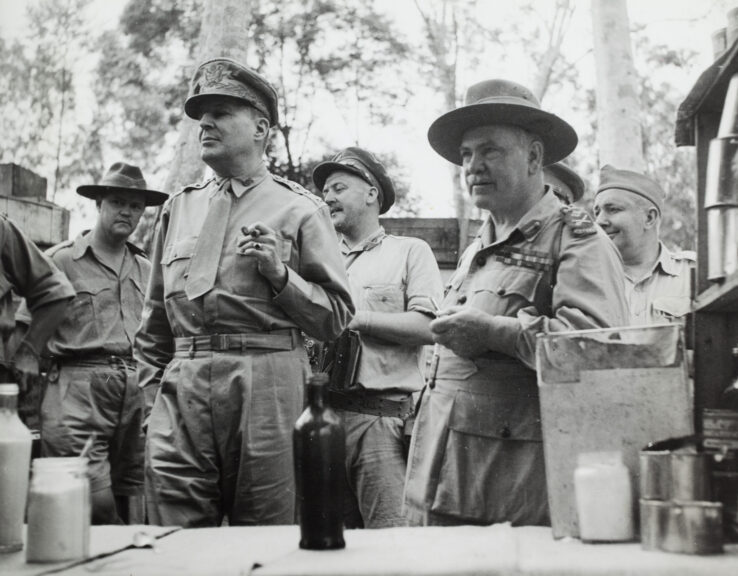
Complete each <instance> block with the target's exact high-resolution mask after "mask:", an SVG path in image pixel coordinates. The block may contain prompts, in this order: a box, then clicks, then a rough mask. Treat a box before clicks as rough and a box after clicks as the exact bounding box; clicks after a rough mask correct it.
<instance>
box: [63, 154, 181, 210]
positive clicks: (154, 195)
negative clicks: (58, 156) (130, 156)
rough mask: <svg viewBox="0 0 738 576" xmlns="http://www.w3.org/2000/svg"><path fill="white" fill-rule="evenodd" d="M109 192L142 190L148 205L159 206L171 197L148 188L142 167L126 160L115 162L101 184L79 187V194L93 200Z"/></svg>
mask: <svg viewBox="0 0 738 576" xmlns="http://www.w3.org/2000/svg"><path fill="white" fill-rule="evenodd" d="M109 192H142V193H143V195H144V200H145V202H146V206H158V205H159V204H163V203H164V202H165V201H166V199H167V198H169V195H168V194H165V193H164V192H158V191H157V190H149V189H148V188H146V180H144V177H143V173H142V172H141V169H140V168H139V167H138V166H132V165H130V164H125V163H124V162H116V163H115V164H113V165H112V166H111V167H110V168H109V169H108V171H107V172H106V173H105V176H103V177H102V180H100V183H99V184H85V185H84V186H78V187H77V194H79V195H80V196H84V197H85V198H92V199H93V200H95V199H97V197H98V196H100V195H101V194H107V193H109Z"/></svg>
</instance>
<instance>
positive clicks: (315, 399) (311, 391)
mask: <svg viewBox="0 0 738 576" xmlns="http://www.w3.org/2000/svg"><path fill="white" fill-rule="evenodd" d="M324 390H325V386H324V385H323V384H319V385H316V384H308V385H307V401H308V404H309V405H310V407H311V408H317V409H321V408H324V407H325V397H324Z"/></svg>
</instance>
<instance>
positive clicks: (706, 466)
mask: <svg viewBox="0 0 738 576" xmlns="http://www.w3.org/2000/svg"><path fill="white" fill-rule="evenodd" d="M670 499H671V500H709V499H710V457H709V456H708V455H707V454H705V453H704V452H691V451H690V452H672V453H671V498H670Z"/></svg>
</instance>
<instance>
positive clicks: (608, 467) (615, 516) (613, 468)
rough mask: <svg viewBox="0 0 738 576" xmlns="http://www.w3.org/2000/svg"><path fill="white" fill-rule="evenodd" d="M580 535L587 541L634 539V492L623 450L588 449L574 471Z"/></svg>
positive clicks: (580, 457) (580, 456) (581, 456)
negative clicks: (623, 458) (624, 461)
mask: <svg viewBox="0 0 738 576" xmlns="http://www.w3.org/2000/svg"><path fill="white" fill-rule="evenodd" d="M574 490H575V493H576V503H577V516H578V519H579V537H580V538H581V539H582V540H583V541H585V542H623V541H628V540H633V538H634V530H633V494H632V491H631V482H630V474H629V473H628V468H627V467H626V466H625V465H624V464H623V460H622V454H621V453H620V452H587V453H583V454H580V455H579V457H578V467H577V469H576V470H575V471H574Z"/></svg>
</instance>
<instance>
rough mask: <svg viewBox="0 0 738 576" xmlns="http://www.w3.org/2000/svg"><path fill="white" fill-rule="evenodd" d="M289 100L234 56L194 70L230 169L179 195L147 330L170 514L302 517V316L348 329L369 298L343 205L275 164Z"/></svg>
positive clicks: (246, 519) (157, 494)
mask: <svg viewBox="0 0 738 576" xmlns="http://www.w3.org/2000/svg"><path fill="white" fill-rule="evenodd" d="M277 104H278V102H277V93H276V91H275V89H274V88H273V87H272V85H271V84H270V83H269V82H268V81H267V80H266V79H264V78H263V77H262V76H261V75H260V74H258V73H256V72H255V71H253V70H251V69H249V68H247V67H245V66H243V65H241V64H239V63H238V62H235V61H233V60H230V59H227V58H216V59H214V60H209V61H207V62H204V63H202V64H201V65H200V66H199V67H198V68H197V70H196V71H195V73H194V75H193V77H192V82H191V87H190V94H189V97H188V98H187V100H186V102H185V105H184V108H185V113H186V114H187V115H188V116H189V117H190V118H192V119H194V120H196V121H197V122H198V123H199V140H200V154H201V157H202V159H203V161H204V162H205V163H206V164H207V165H208V166H210V167H211V168H212V169H213V171H214V173H215V176H214V177H213V178H210V179H208V180H206V181H205V182H203V183H202V184H198V185H193V186H188V187H186V188H184V189H183V190H181V191H180V192H178V193H176V194H174V195H173V196H172V197H171V198H170V199H169V201H168V202H167V203H166V204H165V205H164V207H163V210H162V213H161V218H160V221H159V223H158V227H157V232H156V235H155V240H154V249H153V270H152V274H151V281H150V282H149V286H148V290H147V294H146V304H145V308H144V314H143V321H142V323H141V327H140V330H139V332H138V336H137V341H136V357H137V359H138V361H139V371H140V383H141V386H143V387H144V392H145V394H146V396H147V399H148V401H147V403H149V404H150V403H153V409H152V411H151V415H150V419H149V420H148V431H147V438H146V496H147V504H148V511H149V519H150V521H151V522H153V523H155V524H162V525H179V526H219V525H220V524H221V521H222V519H223V516H224V515H226V516H228V520H229V523H230V524H286V523H292V522H294V519H295V518H294V509H295V506H294V504H295V502H294V490H295V485H294V474H293V461H292V429H293V426H294V423H295V420H296V419H297V417H298V415H299V413H300V412H301V410H302V384H303V380H304V378H305V377H306V376H307V374H308V373H309V366H308V360H307V355H306V353H305V350H304V348H303V346H302V338H301V336H300V330H302V331H303V332H304V333H305V334H307V335H308V336H309V337H312V338H315V339H317V340H321V341H325V340H332V339H334V338H336V337H337V336H338V335H339V334H340V333H341V332H342V331H343V329H344V328H345V327H346V326H347V325H348V323H349V320H350V319H351V317H352V315H353V311H354V309H353V305H352V303H351V297H350V295H349V290H348V285H347V280H346V272H345V270H344V267H343V262H342V261H341V254H340V252H339V251H338V246H337V242H336V234H335V232H334V230H333V226H332V224H331V221H330V215H329V212H328V207H327V206H326V205H325V204H324V203H323V202H322V201H321V200H320V199H318V198H317V197H316V196H314V195H312V194H310V193H309V192H307V191H306V190H304V189H303V188H301V187H300V186H298V185H297V184H295V183H293V182H290V181H288V180H284V179H282V178H279V177H278V176H275V175H272V174H270V173H269V172H268V171H267V169H266V166H265V162H264V150H265V147H266V142H267V138H268V136H269V130H270V127H271V126H274V125H275V124H276V123H277V122H278V108H277Z"/></svg>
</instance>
